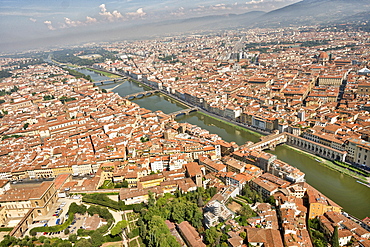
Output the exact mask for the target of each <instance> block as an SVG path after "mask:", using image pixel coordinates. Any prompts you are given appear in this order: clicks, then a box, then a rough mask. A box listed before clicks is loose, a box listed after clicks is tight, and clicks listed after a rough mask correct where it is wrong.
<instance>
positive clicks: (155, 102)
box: [78, 70, 370, 219]
mask: <svg viewBox="0 0 370 247" xmlns="http://www.w3.org/2000/svg"><path fill="white" fill-rule="evenodd" d="M78 71H79V72H81V73H84V74H87V75H90V76H91V78H92V79H93V80H105V79H107V77H105V76H101V75H98V74H96V73H95V72H92V71H88V70H78ZM114 86H115V85H106V86H102V88H111V87H114ZM144 90H145V89H144V88H143V87H142V86H140V85H138V84H137V83H135V82H129V81H126V82H124V83H123V84H122V85H120V86H119V87H117V88H116V89H114V90H113V91H114V92H116V93H118V94H119V95H121V96H126V95H129V94H132V93H137V92H141V91H144ZM133 102H135V103H137V104H139V105H140V106H141V107H143V108H146V109H149V110H151V111H157V110H161V111H163V112H164V113H171V112H175V111H178V110H181V109H184V108H186V107H185V106H183V105H182V104H179V103H178V102H176V101H174V100H172V99H171V98H169V97H167V96H163V95H158V94H156V95H153V96H150V97H145V98H141V99H136V100H133ZM176 120H177V121H178V122H188V123H191V124H195V125H198V126H199V127H201V128H203V129H206V130H208V131H209V132H210V133H214V134H217V135H219V136H220V137H221V138H222V139H224V140H225V141H227V142H232V141H234V142H236V143H237V144H239V145H242V144H244V143H245V142H247V141H253V142H256V141H258V140H259V138H258V137H257V136H256V135H254V134H252V133H250V132H248V131H247V130H243V129H240V128H238V129H236V128H234V127H233V126H230V125H229V124H226V123H224V122H222V121H218V120H216V119H213V118H211V117H208V116H206V115H204V114H201V113H198V112H196V113H192V114H190V115H187V116H182V117H178V118H176ZM269 152H271V153H273V154H275V155H277V157H278V158H279V159H281V160H282V161H284V162H287V163H288V164H290V165H292V166H295V167H297V168H298V169H300V170H301V171H303V172H304V173H305V174H306V181H307V182H308V183H309V184H311V185H312V186H314V187H315V188H316V189H318V190H319V191H321V192H322V193H323V194H325V195H326V196H328V197H329V198H330V199H332V200H333V201H335V202H336V203H338V204H339V205H340V206H342V207H343V209H344V210H345V211H346V212H348V213H350V214H352V215H354V216H356V217H358V218H360V219H363V218H365V217H366V216H370V189H369V188H368V187H366V186H364V185H361V184H359V183H357V182H356V179H354V178H352V177H349V176H346V175H343V174H341V173H339V172H337V171H333V170H331V169H329V168H327V167H326V166H324V165H323V164H321V163H319V162H317V161H316V160H315V159H314V158H312V157H309V156H306V155H304V154H302V153H300V152H296V151H294V150H292V149H291V148H289V147H287V146H285V145H281V146H278V147H276V149H275V150H274V151H269Z"/></svg>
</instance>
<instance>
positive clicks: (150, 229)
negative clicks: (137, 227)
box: [144, 215, 180, 247]
mask: <svg viewBox="0 0 370 247" xmlns="http://www.w3.org/2000/svg"><path fill="white" fill-rule="evenodd" d="M144 239H145V241H146V243H147V245H146V246H149V247H154V246H156V247H179V246H180V244H179V243H178V242H177V241H176V239H175V237H174V236H172V235H171V232H170V230H169V229H168V227H167V225H166V224H165V223H164V219H163V218H162V217H160V216H156V215H155V216H153V217H152V218H151V220H149V221H148V223H147V232H146V234H145V236H144Z"/></svg>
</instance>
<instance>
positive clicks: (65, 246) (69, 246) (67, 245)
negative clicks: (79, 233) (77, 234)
mask: <svg viewBox="0 0 370 247" xmlns="http://www.w3.org/2000/svg"><path fill="white" fill-rule="evenodd" d="M58 247H72V244H71V243H69V242H66V241H63V242H61V243H58Z"/></svg>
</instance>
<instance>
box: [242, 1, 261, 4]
mask: <svg viewBox="0 0 370 247" xmlns="http://www.w3.org/2000/svg"><path fill="white" fill-rule="evenodd" d="M258 3H263V0H257V1H256V0H252V1H250V2H246V3H245V4H258Z"/></svg>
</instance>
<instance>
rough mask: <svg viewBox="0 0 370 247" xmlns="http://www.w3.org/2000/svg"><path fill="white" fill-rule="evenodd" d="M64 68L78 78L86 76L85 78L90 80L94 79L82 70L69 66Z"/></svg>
mask: <svg viewBox="0 0 370 247" xmlns="http://www.w3.org/2000/svg"><path fill="white" fill-rule="evenodd" d="M63 69H64V70H66V71H68V73H69V74H70V75H72V76H74V77H76V78H77V79H78V78H84V79H86V80H88V81H92V79H91V76H89V75H85V74H83V73H80V72H78V71H76V70H74V69H69V68H63Z"/></svg>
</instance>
